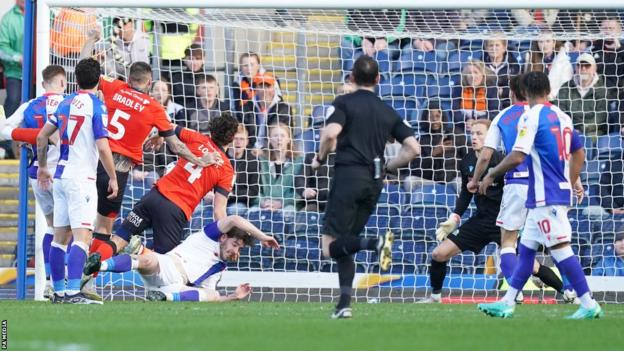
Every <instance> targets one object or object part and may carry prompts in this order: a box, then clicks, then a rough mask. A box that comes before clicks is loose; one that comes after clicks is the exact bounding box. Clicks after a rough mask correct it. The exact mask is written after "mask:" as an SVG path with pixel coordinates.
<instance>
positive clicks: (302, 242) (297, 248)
mask: <svg viewBox="0 0 624 351" xmlns="http://www.w3.org/2000/svg"><path fill="white" fill-rule="evenodd" d="M283 250H284V252H285V267H284V268H285V269H286V270H296V271H317V270H319V268H320V263H321V243H320V239H319V238H303V237H297V238H291V239H288V240H286V241H285V242H284V248H283Z"/></svg>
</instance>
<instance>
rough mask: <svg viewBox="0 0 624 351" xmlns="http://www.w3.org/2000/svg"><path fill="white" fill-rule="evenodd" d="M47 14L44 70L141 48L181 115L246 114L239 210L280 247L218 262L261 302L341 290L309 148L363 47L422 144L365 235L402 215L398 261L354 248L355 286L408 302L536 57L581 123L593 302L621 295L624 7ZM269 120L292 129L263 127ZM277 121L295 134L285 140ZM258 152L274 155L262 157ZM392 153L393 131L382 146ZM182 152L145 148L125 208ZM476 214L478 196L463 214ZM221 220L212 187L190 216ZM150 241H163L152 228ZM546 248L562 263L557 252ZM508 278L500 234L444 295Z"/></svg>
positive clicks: (393, 224) (226, 281) (124, 286)
mask: <svg viewBox="0 0 624 351" xmlns="http://www.w3.org/2000/svg"><path fill="white" fill-rule="evenodd" d="M50 12H51V15H50V16H49V18H50V21H49V23H47V24H45V23H44V27H43V28H44V29H43V32H42V29H41V27H39V28H38V36H39V42H38V48H39V49H38V51H39V54H38V55H37V60H38V62H37V69H38V70H41V69H42V68H43V66H44V65H45V64H48V63H54V64H60V65H62V66H64V67H65V69H66V70H67V71H68V72H69V81H70V90H71V89H75V85H74V81H73V75H72V73H71V72H72V71H73V67H74V66H75V64H76V62H77V61H78V60H79V58H80V57H81V52H82V55H83V56H84V55H85V54H86V55H87V56H91V57H96V58H97V59H98V60H100V62H102V67H103V69H104V71H105V73H106V74H107V75H110V76H112V77H116V78H121V79H124V78H125V76H126V74H127V68H128V66H129V64H130V63H131V62H133V61H137V60H145V61H148V62H149V63H150V64H151V66H152V68H153V71H154V80H155V81H159V83H157V84H155V86H154V88H153V89H152V93H153V94H154V95H155V96H156V97H157V98H158V99H162V102H163V103H164V104H166V108H167V111H168V113H169V114H170V117H171V119H172V121H173V122H175V123H177V124H180V125H182V126H186V127H189V128H193V129H196V130H199V131H205V130H206V128H207V125H208V121H209V120H210V118H214V116H216V115H218V114H219V111H225V110H229V111H232V112H233V113H234V114H235V115H236V116H237V117H238V118H239V120H240V121H241V122H242V123H244V124H245V127H246V130H247V134H245V137H246V138H248V140H249V142H248V143H247V145H246V146H245V145H242V146H241V145H238V147H239V148H240V147H245V148H246V150H247V152H245V153H242V155H243V156H241V155H237V158H236V160H235V161H234V162H235V166H236V169H237V171H238V175H237V177H236V181H237V183H236V184H235V192H234V193H233V194H232V196H231V201H230V203H229V206H228V212H229V213H238V214H240V215H242V216H244V217H245V218H248V219H250V220H251V221H252V222H253V223H254V224H256V225H257V226H258V227H259V228H261V229H262V230H263V231H264V232H266V233H269V234H271V235H274V236H275V237H276V238H278V240H279V242H280V244H281V245H282V249H281V250H269V249H263V248H261V247H260V246H259V245H256V246H254V247H252V248H250V249H245V250H244V251H243V252H242V254H241V257H240V260H239V262H237V263H234V264H230V265H229V266H228V270H227V271H226V272H225V273H224V276H223V279H222V281H221V283H220V286H221V287H223V288H231V287H233V286H236V285H237V284H238V283H241V282H250V283H251V285H252V286H255V287H256V289H255V294H254V295H253V298H254V299H265V300H296V301H327V300H330V299H331V298H332V297H333V296H335V291H333V290H332V289H333V288H335V287H337V282H338V280H337V277H336V275H335V274H332V273H333V272H335V271H336V265H335V264H334V263H332V261H330V260H326V259H324V258H323V257H322V255H321V250H320V235H321V228H322V223H323V217H324V214H323V212H324V207H325V204H326V198H327V194H328V184H329V176H330V175H331V169H330V168H328V169H321V170H320V173H318V174H314V173H312V172H310V169H309V160H310V155H311V154H313V153H314V152H315V151H316V150H317V149H318V146H319V131H320V129H321V128H322V126H323V124H324V119H325V115H326V110H327V106H329V105H330V104H331V103H332V101H333V99H334V98H335V97H336V96H337V95H338V94H343V93H347V92H349V91H350V89H352V87H351V86H350V85H349V84H348V83H346V82H348V75H349V73H350V70H351V67H352V65H353V62H354V60H355V59H356V58H357V57H358V56H359V55H370V56H373V57H375V58H376V59H377V61H378V62H379V65H380V71H381V82H380V85H379V87H378V88H377V92H378V94H379V96H380V97H381V98H382V99H383V101H385V102H386V103H387V104H389V105H391V106H392V107H393V108H394V109H395V110H396V111H397V112H398V114H399V115H400V116H401V117H402V118H403V119H404V120H405V122H406V123H408V124H409V125H410V126H411V127H412V128H413V130H414V133H415V135H417V137H418V138H419V140H420V142H421V144H422V148H423V154H422V155H421V156H420V157H419V158H418V159H417V160H415V161H414V162H412V163H411V164H410V167H408V168H406V169H404V170H402V171H401V173H400V175H399V176H398V177H388V178H387V180H386V182H385V186H384V190H383V192H382V194H381V196H380V198H379V204H378V206H377V208H376V210H375V212H374V213H373V214H372V215H371V217H370V220H369V221H368V223H367V224H366V227H365V229H364V233H363V234H362V235H364V236H370V237H375V236H377V235H379V234H380V233H383V232H385V231H387V230H391V231H393V232H394V233H395V235H396V238H397V240H396V243H395V245H394V247H393V266H392V269H391V270H390V271H389V272H388V273H385V274H379V266H378V263H377V257H376V255H375V254H374V253H372V252H368V253H365V252H362V253H359V254H357V255H356V256H355V261H356V267H357V269H356V270H357V274H356V282H355V287H357V288H358V289H356V295H357V297H358V298H360V299H366V300H367V301H369V302H371V303H372V302H377V301H405V302H410V301H414V300H415V299H417V298H420V297H422V296H424V295H425V294H426V293H427V291H428V290H429V289H430V288H429V287H430V283H429V278H428V269H429V263H430V261H431V253H432V251H433V249H434V248H435V247H436V246H437V245H438V242H437V241H436V239H435V230H436V228H437V226H438V225H439V224H440V223H441V222H443V221H445V220H446V219H447V218H448V216H449V214H450V213H451V212H452V211H453V210H454V208H455V202H456V199H457V195H458V192H459V191H460V190H461V178H460V174H459V171H458V164H459V160H460V159H461V158H462V157H463V156H464V155H466V153H467V152H468V151H469V150H470V149H471V148H472V144H471V135H470V127H471V123H472V121H474V120H475V119H483V118H487V119H492V118H494V116H495V115H496V113H497V112H498V111H500V110H501V109H503V108H504V107H506V106H508V105H509V104H510V102H511V101H510V96H509V87H508V84H509V78H510V76H513V75H515V74H517V73H518V72H526V71H529V70H541V71H545V72H547V73H548V74H549V78H550V80H551V84H552V85H553V94H552V99H553V103H555V104H557V105H559V106H560V107H562V109H563V110H564V111H566V112H568V113H570V115H571V116H572V117H573V119H574V123H575V127H576V128H577V129H579V130H580V131H581V132H582V133H583V135H584V136H585V146H586V148H587V155H588V157H587V161H586V163H585V166H584V170H583V173H582V180H583V183H584V185H585V187H586V189H587V195H586V197H585V199H584V200H583V202H582V203H580V204H577V205H576V206H575V207H574V208H572V209H571V210H570V212H569V218H570V220H571V222H572V227H573V248H574V250H575V252H576V253H577V254H578V255H579V257H580V261H581V263H582V266H583V268H584V270H585V272H586V274H587V276H588V277H589V281H590V285H591V287H592V288H593V290H594V291H595V295H596V297H597V298H598V299H600V300H601V301H611V302H612V301H618V300H619V301H621V300H622V298H623V297H624V294H623V293H622V292H621V291H620V290H621V289H622V286H624V285H623V284H622V283H623V282H624V281H623V280H622V278H621V276H622V275H624V268H623V266H624V265H623V264H622V255H624V245H623V244H622V241H619V242H618V241H616V238H617V239H622V237H620V235H622V234H621V233H624V222H623V220H624V217H622V215H621V214H619V213H621V212H620V209H621V208H622V207H624V193H623V192H622V185H621V184H622V150H623V145H622V138H621V128H622V124H621V123H620V119H621V117H620V106H619V105H618V99H619V96H620V94H619V93H620V87H621V86H622V83H623V80H622V79H624V77H623V75H624V56H622V55H624V54H623V53H624V49H623V48H622V47H621V46H620V45H621V44H620V40H621V39H622V38H621V18H620V16H621V14H620V13H618V12H612V11H606V10H605V11H603V10H591V11H589V10H583V11H580V10H579V11H576V10H559V11H558V10H436V11H434V10H430V11H421V10H400V9H399V10H319V9H315V10H312V9H310V10H306V9H297V10H291V9H288V10H286V9H256V8H253V9H252V8H250V9H206V8H204V9H175V8H58V7H52V8H50ZM44 18H47V17H44ZM44 22H45V20H44ZM39 23H40V24H41V21H39ZM46 25H47V26H49V31H48V28H46V27H45V26H46ZM43 41H45V42H43ZM89 45H90V46H89ZM85 47H87V49H86V50H85ZM585 53H589V54H588V55H585ZM587 65H589V66H590V67H589V68H588V67H585V66H587ZM594 72H595V73H594ZM37 81H40V79H38V80H37ZM274 120H279V121H281V122H282V124H284V125H285V127H276V128H269V129H264V128H262V127H259V126H262V125H263V123H266V122H267V121H274ZM364 123H365V122H364ZM278 135H280V136H281V137H283V138H285V139H286V140H287V141H289V142H286V143H281V144H280V143H279V142H277V141H276V140H277V138H278ZM243 144H244V143H243ZM269 149H271V150H272V151H271V150H269ZM291 149H292V152H287V151H291ZM230 151H232V149H231V150H230ZM252 151H253V152H254V153H255V152H256V151H260V152H262V155H263V156H261V157H260V158H259V159H256V158H255V156H252V155H251V152H252ZM270 151H271V152H270ZM275 151H284V153H283V154H284V155H286V156H281V155H282V153H280V152H275ZM395 152H396V145H394V144H390V143H389V144H388V147H387V149H386V157H387V158H391V157H393V156H394V155H395ZM271 158H273V159H271ZM174 160H175V156H173V155H172V154H171V153H170V152H169V151H168V150H167V149H162V150H158V151H157V152H146V153H145V164H144V166H142V167H137V168H136V169H135V170H134V171H133V172H132V178H131V179H130V181H129V184H128V187H127V189H126V193H125V198H124V207H123V212H122V214H121V216H122V217H123V216H125V215H126V214H127V213H128V211H129V210H130V209H131V208H132V206H133V204H134V203H136V202H137V201H138V200H139V199H140V198H141V196H142V195H144V194H145V193H146V192H147V191H148V190H149V189H150V187H151V186H152V184H153V183H154V181H157V179H158V177H160V176H162V175H163V174H164V173H165V172H166V168H167V165H168V164H170V163H171V162H173V161H174ZM275 160H278V161H277V162H271V161H275ZM306 162H308V163H306ZM276 165H277V166H276ZM614 208H615V209H616V210H613V209H614ZM474 212H475V207H474V204H473V205H471V206H470V208H469V209H468V210H467V211H466V213H465V214H464V215H463V216H462V222H465V220H466V219H467V218H469V216H470V215H471V214H473V213H474ZM212 217H213V210H212V204H211V197H210V196H207V197H206V198H205V200H204V201H203V203H202V204H201V205H200V206H198V207H197V209H196V211H195V213H194V214H193V218H192V220H191V222H190V225H189V227H188V229H187V231H188V232H193V231H196V230H199V229H200V228H201V227H202V226H203V225H205V224H207V223H208V222H210V221H211V220H212ZM145 242H146V243H147V244H148V245H149V244H150V243H151V233H150V232H149V231H148V232H146V233H145ZM618 255H619V257H618ZM540 260H541V261H542V262H543V263H544V264H546V265H549V266H552V262H551V261H550V259H548V258H547V255H544V256H541V257H540ZM618 275H620V277H617V276H618ZM97 283H98V289H99V290H100V292H101V293H103V295H104V296H105V298H115V299H122V298H123V299H135V298H137V297H139V298H140V297H142V296H143V290H142V288H141V286H142V283H141V280H140V279H139V278H138V276H136V275H134V274H125V275H119V274H103V275H100V277H99V278H98V281H97ZM505 287H506V284H505V283H504V282H503V278H502V275H501V274H500V270H499V268H498V252H497V246H496V245H495V244H489V245H487V246H486V247H485V248H484V249H483V250H482V251H481V252H478V253H472V252H463V253H462V254H460V255H458V256H457V257H454V258H453V259H452V260H450V262H449V264H448V273H447V276H446V279H445V283H444V290H443V296H444V297H445V298H447V299H449V301H458V302H461V301H472V300H473V299H476V298H482V297H485V296H489V297H492V296H497V294H499V293H500V291H501V289H505ZM526 289H527V290H526V291H525V295H528V296H531V297H532V298H534V299H535V300H539V299H545V300H547V301H554V299H555V298H557V297H558V296H556V295H555V294H554V292H552V291H549V290H545V291H543V290H540V289H539V288H538V287H537V286H536V285H534V284H533V283H531V282H530V283H528V284H527V287H526Z"/></svg>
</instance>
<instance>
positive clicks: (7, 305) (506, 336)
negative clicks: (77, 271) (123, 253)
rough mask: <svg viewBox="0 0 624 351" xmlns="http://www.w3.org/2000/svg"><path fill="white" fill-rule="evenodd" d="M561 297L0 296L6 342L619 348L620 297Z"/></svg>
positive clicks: (83, 346) (48, 346)
mask: <svg viewBox="0 0 624 351" xmlns="http://www.w3.org/2000/svg"><path fill="white" fill-rule="evenodd" d="M575 308H576V306H569V305H524V306H519V307H518V308H517V309H516V315H515V316H514V317H513V318H512V319H509V320H500V319H493V318H491V317H487V316H485V315H483V314H481V313H480V312H479V311H477V308H476V305H415V304H397V303H382V304H356V305H354V319H352V320H339V321H334V320H330V319H329V318H328V317H329V313H330V311H331V305H329V304H319V303H266V302H239V303H232V304H210V303H147V302H108V303H106V304H104V305H103V306H70V305H50V304H48V303H41V302H32V301H31V302H17V301H3V302H0V319H2V320H7V322H8V323H7V338H8V350H38V351H39V350H72V351H81V350H89V351H95V350H174V351H183V350H252V351H256V350H323V351H324V350H340V351H345V350H385V351H390V350H393V351H394V350H457V351H460V350H461V351H463V350H493V351H494V350H505V351H507V350H524V351H527V350H548V351H554V350H565V351H574V350H583V351H598V350H600V351H604V350H624V343H623V342H622V338H621V335H622V334H621V333H622V331H623V330H624V305H607V306H606V307H605V311H606V316H605V318H604V319H601V320H594V321H567V320H564V319H563V317H564V316H566V315H568V314H571V313H572V312H574V310H575Z"/></svg>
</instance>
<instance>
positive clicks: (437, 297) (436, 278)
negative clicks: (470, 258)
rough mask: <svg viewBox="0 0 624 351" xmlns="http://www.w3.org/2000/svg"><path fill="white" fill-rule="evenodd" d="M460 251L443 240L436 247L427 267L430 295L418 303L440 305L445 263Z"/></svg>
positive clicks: (452, 244) (451, 243)
mask: <svg viewBox="0 0 624 351" xmlns="http://www.w3.org/2000/svg"><path fill="white" fill-rule="evenodd" d="M460 253H461V250H460V249H459V247H457V245H456V244H455V243H454V242H453V241H451V240H449V239H444V240H443V241H442V242H441V243H440V245H438V247H436V248H435V250H433V252H432V253H431V264H430V265H429V280H430V282H431V290H432V291H431V295H430V296H429V297H428V298H425V299H422V300H420V301H418V303H440V302H441V301H442V285H443V284H444V278H445V277H446V264H447V262H448V261H449V260H450V259H451V258H453V257H455V256H457V255H459V254H460Z"/></svg>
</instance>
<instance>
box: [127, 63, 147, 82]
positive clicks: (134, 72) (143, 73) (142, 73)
mask: <svg viewBox="0 0 624 351" xmlns="http://www.w3.org/2000/svg"><path fill="white" fill-rule="evenodd" d="M151 77H152V66H150V65H149V64H147V62H142V61H137V62H135V63H133V64H131V65H130V71H129V73H128V82H129V83H139V84H144V83H147V81H149V79H150V78H151Z"/></svg>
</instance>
